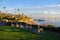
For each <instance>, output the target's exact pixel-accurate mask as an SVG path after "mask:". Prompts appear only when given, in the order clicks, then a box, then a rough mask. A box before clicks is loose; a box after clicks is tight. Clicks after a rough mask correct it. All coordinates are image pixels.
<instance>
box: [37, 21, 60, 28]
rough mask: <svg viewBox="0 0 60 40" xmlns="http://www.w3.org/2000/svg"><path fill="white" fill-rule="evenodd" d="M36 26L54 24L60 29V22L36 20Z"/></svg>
mask: <svg viewBox="0 0 60 40" xmlns="http://www.w3.org/2000/svg"><path fill="white" fill-rule="evenodd" d="M36 24H38V25H41V24H42V25H44V24H53V25H55V26H56V27H60V20H45V21H37V20H36Z"/></svg>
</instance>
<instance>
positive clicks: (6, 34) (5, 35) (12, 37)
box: [0, 26, 60, 40]
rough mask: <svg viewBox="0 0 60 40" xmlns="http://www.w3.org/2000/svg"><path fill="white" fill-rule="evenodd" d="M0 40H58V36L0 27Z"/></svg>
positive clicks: (51, 33)
mask: <svg viewBox="0 0 60 40" xmlns="http://www.w3.org/2000/svg"><path fill="white" fill-rule="evenodd" d="M0 40H60V34H57V33H53V32H49V31H46V33H44V34H40V35H38V34H35V33H32V32H30V31H29V30H24V29H21V28H14V27H11V26H0Z"/></svg>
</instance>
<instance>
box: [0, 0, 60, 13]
mask: <svg viewBox="0 0 60 40" xmlns="http://www.w3.org/2000/svg"><path fill="white" fill-rule="evenodd" d="M4 6H6V10H10V11H9V12H13V10H14V9H15V8H16V9H18V8H19V9H20V12H23V13H26V14H27V13H31V14H32V13H34V14H36V13H40V14H41V13H44V14H48V13H52V14H55V13H58V14H60V11H59V10H60V0H0V10H4V9H3V7H4Z"/></svg>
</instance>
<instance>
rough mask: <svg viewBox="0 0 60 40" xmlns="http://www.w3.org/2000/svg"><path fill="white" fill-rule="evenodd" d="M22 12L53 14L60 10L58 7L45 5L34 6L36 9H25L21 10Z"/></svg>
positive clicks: (59, 6)
mask: <svg viewBox="0 0 60 40" xmlns="http://www.w3.org/2000/svg"><path fill="white" fill-rule="evenodd" d="M21 10H22V11H23V12H31V13H45V14H47V13H51V14H55V13H56V12H58V11H59V10H60V5H47V6H36V7H26V8H23V9H21Z"/></svg>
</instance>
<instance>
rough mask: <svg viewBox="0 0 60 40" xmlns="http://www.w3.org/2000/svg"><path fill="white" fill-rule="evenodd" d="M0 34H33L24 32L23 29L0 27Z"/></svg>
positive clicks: (27, 31)
mask: <svg viewBox="0 0 60 40" xmlns="http://www.w3.org/2000/svg"><path fill="white" fill-rule="evenodd" d="M0 32H21V33H28V34H34V33H33V32H31V31H29V30H24V29H23V28H19V27H18V28H16V27H10V26H8V27H0Z"/></svg>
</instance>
